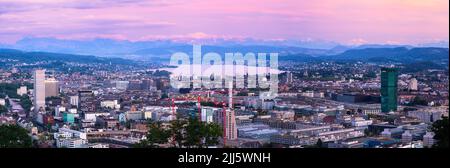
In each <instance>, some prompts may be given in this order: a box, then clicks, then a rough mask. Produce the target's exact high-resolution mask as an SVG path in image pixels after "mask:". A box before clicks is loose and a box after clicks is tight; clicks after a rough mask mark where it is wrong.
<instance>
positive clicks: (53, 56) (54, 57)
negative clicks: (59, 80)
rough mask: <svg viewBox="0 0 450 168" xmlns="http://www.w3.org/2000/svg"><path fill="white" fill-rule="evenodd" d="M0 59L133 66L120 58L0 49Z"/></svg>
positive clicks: (24, 61)
mask: <svg viewBox="0 0 450 168" xmlns="http://www.w3.org/2000/svg"><path fill="white" fill-rule="evenodd" d="M0 58H2V59H13V60H18V61H20V62H23V63H34V62H39V61H59V62H76V63H102V64H119V65H129V64H133V61H131V60H125V59H122V58H105V57H96V56H91V55H75V54H61V53H51V52H25V51H20V50H15V49H2V48H0Z"/></svg>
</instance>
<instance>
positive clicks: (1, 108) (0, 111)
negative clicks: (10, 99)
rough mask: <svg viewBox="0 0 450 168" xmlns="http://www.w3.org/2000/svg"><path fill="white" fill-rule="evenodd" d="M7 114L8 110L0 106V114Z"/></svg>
mask: <svg viewBox="0 0 450 168" xmlns="http://www.w3.org/2000/svg"><path fill="white" fill-rule="evenodd" d="M7 112H8V109H7V108H6V107H5V106H3V105H0V114H2V113H7Z"/></svg>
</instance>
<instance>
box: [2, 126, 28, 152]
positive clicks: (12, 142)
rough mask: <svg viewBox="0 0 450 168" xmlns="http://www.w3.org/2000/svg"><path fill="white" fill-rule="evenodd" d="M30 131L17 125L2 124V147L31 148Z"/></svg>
mask: <svg viewBox="0 0 450 168" xmlns="http://www.w3.org/2000/svg"><path fill="white" fill-rule="evenodd" d="M31 147H32V140H31V137H30V136H29V135H28V131H27V130H25V129H23V128H22V127H20V126H17V125H0V148H31Z"/></svg>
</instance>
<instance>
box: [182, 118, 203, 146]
mask: <svg viewBox="0 0 450 168" xmlns="http://www.w3.org/2000/svg"><path fill="white" fill-rule="evenodd" d="M201 126H202V124H201V122H200V121H198V119H195V118H190V119H189V123H188V125H187V126H186V141H185V144H184V145H185V146H186V147H188V148H191V147H199V148H201V147H202V142H201V140H202V139H201V138H202V131H201V129H202V128H201Z"/></svg>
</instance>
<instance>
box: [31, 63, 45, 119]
mask: <svg viewBox="0 0 450 168" xmlns="http://www.w3.org/2000/svg"><path fill="white" fill-rule="evenodd" d="M33 76H34V93H33V96H34V112H35V113H37V112H39V109H41V108H42V109H45V70H43V69H38V70H35V71H34V74H33Z"/></svg>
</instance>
